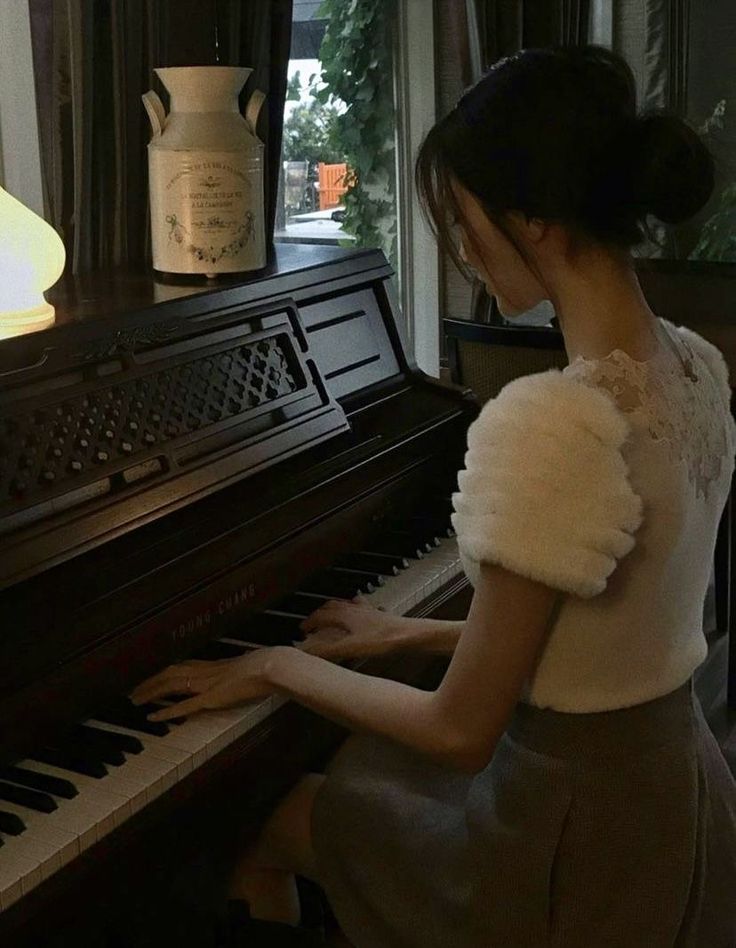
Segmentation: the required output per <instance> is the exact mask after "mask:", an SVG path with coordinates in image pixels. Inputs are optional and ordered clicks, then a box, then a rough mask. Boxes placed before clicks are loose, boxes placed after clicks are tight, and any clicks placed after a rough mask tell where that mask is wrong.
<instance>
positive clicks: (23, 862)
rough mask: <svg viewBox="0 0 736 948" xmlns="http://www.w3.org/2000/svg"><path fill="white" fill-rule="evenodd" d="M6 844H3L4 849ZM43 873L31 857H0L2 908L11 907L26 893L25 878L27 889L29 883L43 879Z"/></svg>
mask: <svg viewBox="0 0 736 948" xmlns="http://www.w3.org/2000/svg"><path fill="white" fill-rule="evenodd" d="M4 850H5V846H3V851H4ZM40 877H41V873H40V871H39V868H38V865H37V864H36V863H34V862H33V861H32V860H31V859H26V858H24V857H23V856H20V855H18V854H16V855H14V856H11V857H9V858H7V859H6V858H4V857H3V858H1V859H0V908H2V909H3V911H5V909H8V908H10V906H11V905H12V904H13V903H14V902H17V901H18V899H20V898H21V897H22V896H23V895H24V894H25V893H24V891H23V880H24V879H25V880H26V891H30V889H28V888H27V887H28V885H29V884H30V883H31V882H32V881H33V880H35V881H36V884H38V882H40V881H41V878H40Z"/></svg>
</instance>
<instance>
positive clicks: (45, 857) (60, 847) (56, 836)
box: [0, 798, 79, 882]
mask: <svg viewBox="0 0 736 948" xmlns="http://www.w3.org/2000/svg"><path fill="white" fill-rule="evenodd" d="M54 799H57V798H54ZM2 808H3V809H4V810H5V811H6V812H7V813H14V814H15V815H16V816H17V817H19V819H21V820H22V821H23V824H24V825H25V830H24V831H23V832H22V833H20V834H19V835H18V836H5V845H4V846H3V848H2V849H1V850H0V862H3V863H4V862H5V861H6V860H10V861H12V860H13V859H15V858H16V857H18V858H20V859H24V860H26V861H27V862H32V863H33V864H34V866H35V867H36V868H37V869H38V870H39V875H38V881H39V882H41V881H42V880H43V879H46V878H47V877H48V876H50V875H52V874H53V873H54V872H56V871H57V870H58V869H59V868H61V866H62V865H66V864H67V863H68V862H71V860H72V859H74V858H76V856H78V855H79V839H78V837H77V836H75V835H74V834H73V833H70V832H69V831H67V830H64V829H60V828H59V827H58V826H56V825H54V823H53V822H52V821H51V819H50V818H51V817H52V816H53V815H54V814H55V813H56V812H58V811H54V813H40V812H39V811H38V810H31V809H29V808H28V807H25V806H21V805H20V804H18V803H5V802H3V807H2ZM34 878H35V877H34Z"/></svg>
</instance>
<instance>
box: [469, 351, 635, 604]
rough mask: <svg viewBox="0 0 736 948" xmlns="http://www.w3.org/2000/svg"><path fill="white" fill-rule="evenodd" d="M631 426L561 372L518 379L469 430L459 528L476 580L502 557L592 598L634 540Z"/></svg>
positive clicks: (603, 397) (510, 565)
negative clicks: (626, 451) (626, 452)
mask: <svg viewBox="0 0 736 948" xmlns="http://www.w3.org/2000/svg"><path fill="white" fill-rule="evenodd" d="M629 433H630V423H629V421H628V419H627V418H626V416H625V415H624V413H623V412H621V411H620V409H619V408H618V407H617V406H616V404H615V403H614V402H613V401H612V399H611V397H610V396H609V395H607V394H606V393H604V392H603V391H601V390H600V389H596V388H592V387H590V386H587V385H583V384H581V383H580V382H576V381H574V380H573V379H570V378H568V377H567V376H565V375H563V374H562V372H561V371H560V370H559V369H550V370H549V371H547V372H540V373H537V374H535V375H527V376H524V377H522V378H519V379H515V380H514V381H513V382H510V383H509V384H508V385H506V386H505V387H504V388H503V389H502V391H501V392H500V393H499V395H498V396H497V397H496V398H493V399H491V400H490V401H488V402H487V403H486V404H485V405H484V406H483V409H482V411H481V413H480V415H479V416H478V417H477V418H476V419H475V421H474V422H473V423H472V424H471V425H470V427H469V428H468V449H467V452H466V454H465V468H464V469H463V470H461V471H460V472H459V474H458V487H459V491H458V492H457V493H455V494H453V495H452V502H453V507H454V511H455V512H454V513H453V515H452V525H453V527H454V529H455V532H456V533H457V539H458V547H459V549H460V556H461V560H462V562H463V565H464V567H465V570H466V573H467V574H468V577H469V578H470V580H471V581H472V582H473V583H474V584H475V583H476V581H477V567H475V566H474V563H473V562H468V561H469V560H470V561H475V563H476V564H477V563H480V562H490V563H497V564H499V565H501V566H503V567H505V568H506V569H508V570H511V571H513V572H516V573H519V574H521V575H523V576H527V577H529V578H530V579H535V580H537V581H539V582H543V583H546V584H547V585H549V586H552V587H553V588H556V589H560V590H565V591H567V592H571V593H576V594H577V595H579V596H582V597H586V598H587V597H590V596H595V595H597V594H598V593H600V592H602V591H603V590H604V589H605V587H606V582H607V580H608V577H609V576H610V574H611V573H612V572H613V570H614V569H615V567H616V562H617V560H619V559H621V557H623V556H625V555H626V554H627V553H628V552H629V551H630V550H631V549H632V547H633V546H634V543H635V540H634V537H633V534H634V533H635V532H636V530H637V529H638V528H639V526H640V525H641V522H642V506H643V505H642V500H641V498H640V497H639V496H638V495H637V494H635V493H634V491H633V490H632V489H631V485H630V484H629V480H628V468H627V465H626V462H625V461H624V458H623V456H622V452H621V447H622V445H623V443H624V442H625V440H626V439H627V437H628V436H629Z"/></svg>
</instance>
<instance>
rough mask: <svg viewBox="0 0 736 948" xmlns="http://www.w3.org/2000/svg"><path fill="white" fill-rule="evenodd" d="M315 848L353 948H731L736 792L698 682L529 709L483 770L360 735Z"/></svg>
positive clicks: (336, 777)
mask: <svg viewBox="0 0 736 948" xmlns="http://www.w3.org/2000/svg"><path fill="white" fill-rule="evenodd" d="M312 837H313V844H314V848H315V853H316V857H317V864H318V869H319V874H320V881H321V883H322V885H323V886H324V889H325V891H326V893H327V897H328V899H329V902H330V904H331V907H332V909H333V911H334V914H335V916H336V918H337V919H338V921H339V923H340V925H341V927H342V929H343V931H344V932H345V934H346V935H347V937H348V938H349V939H350V941H352V943H353V944H354V945H355V946H356V948H454V946H457V948H481V946H482V948H543V946H550V948H736V782H735V781H734V778H733V776H732V774H731V772H730V770H729V767H728V764H727V763H726V761H725V759H724V757H723V755H722V753H721V750H720V748H719V747H718V744H717V742H716V740H715V738H714V737H713V734H712V732H711V730H710V728H709V727H708V724H707V722H706V721H705V719H704V717H703V714H702V710H701V708H700V704H699V702H698V699H697V697H696V695H695V693H694V689H693V686H692V682H691V681H688V682H687V683H686V684H685V685H683V686H682V687H680V688H678V689H677V690H676V691H673V692H671V693H670V694H667V695H665V696H663V697H661V698H657V699H656V700H654V701H651V702H647V703H646V704H641V705H637V706H635V707H633V708H626V709H622V710H616V711H606V712H597V713H591V714H565V713H562V712H558V711H551V710H542V709H538V708H534V707H532V706H530V705H526V704H523V703H520V704H519V705H518V706H517V708H516V710H515V712H514V715H513V717H512V719H511V721H510V723H509V725H508V727H507V729H506V731H505V733H504V734H503V736H502V738H501V740H500V741H499V743H498V745H497V747H496V750H495V753H494V755H493V758H492V760H491V762H490V764H489V765H488V766H487V767H486V768H485V769H484V770H483V771H481V772H480V773H478V774H475V775H466V774H461V773H457V772H453V771H450V770H448V769H447V768H445V767H443V766H440V765H437V764H435V763H433V762H432V761H430V760H429V759H428V758H426V757H424V756H421V755H419V754H415V753H413V752H411V751H408V750H406V749H405V748H403V747H401V746H400V745H398V744H396V743H394V742H392V741H388V740H385V739H382V738H376V737H371V736H363V735H354V736H352V737H351V738H349V739H348V740H347V741H346V742H345V744H344V745H343V746H342V748H341V749H340V750H339V751H338V753H337V755H336V756H335V757H334V758H333V759H332V761H331V762H330V765H329V767H328V768H327V779H326V780H325V782H324V784H323V786H322V788H321V789H320V791H319V793H318V794H317V797H316V799H315V804H314V809H313V817H312Z"/></svg>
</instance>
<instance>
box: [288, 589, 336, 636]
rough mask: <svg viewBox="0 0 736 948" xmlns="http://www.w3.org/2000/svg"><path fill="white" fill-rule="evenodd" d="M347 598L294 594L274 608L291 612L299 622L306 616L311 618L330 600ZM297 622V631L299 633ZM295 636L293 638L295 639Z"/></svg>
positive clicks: (315, 594) (316, 594)
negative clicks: (316, 610)
mask: <svg viewBox="0 0 736 948" xmlns="http://www.w3.org/2000/svg"><path fill="white" fill-rule="evenodd" d="M340 598H345V597H341V596H321V595H319V594H318V593H293V594H292V595H291V596H286V597H285V598H284V599H280V600H279V602H277V603H276V605H275V606H274V608H275V609H282V610H283V611H284V612H289V613H291V614H292V615H295V616H298V617H299V621H301V619H303V618H305V616H311V614H312V613H313V612H314V611H315V609H319V608H320V606H323V605H324V604H325V603H326V602H327V601H328V599H340ZM298 624H299V623H298V622H297V629H296V631H297V632H298V631H299V628H298ZM293 637H294V636H292V638H293Z"/></svg>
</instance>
